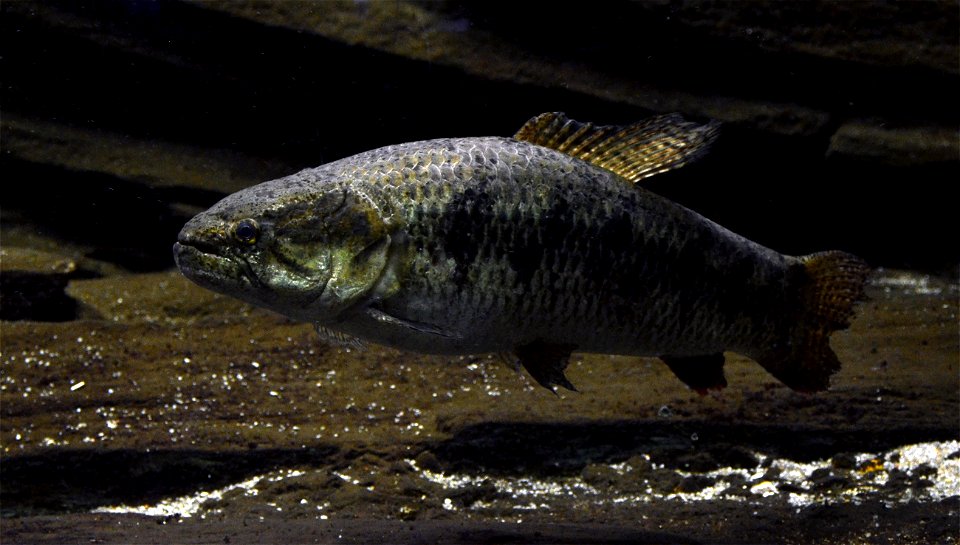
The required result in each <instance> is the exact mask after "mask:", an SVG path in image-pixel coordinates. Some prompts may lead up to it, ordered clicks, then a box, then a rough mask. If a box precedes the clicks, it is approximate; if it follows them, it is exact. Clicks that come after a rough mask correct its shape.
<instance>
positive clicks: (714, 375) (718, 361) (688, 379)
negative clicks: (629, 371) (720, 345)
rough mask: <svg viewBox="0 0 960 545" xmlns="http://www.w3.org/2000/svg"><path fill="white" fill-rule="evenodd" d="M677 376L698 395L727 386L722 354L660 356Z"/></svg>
mask: <svg viewBox="0 0 960 545" xmlns="http://www.w3.org/2000/svg"><path fill="white" fill-rule="evenodd" d="M660 359H661V360H663V363H666V364H667V367H669V368H670V370H671V371H673V374H674V375H677V378H678V379H680V380H682V381H683V383H684V384H686V385H687V386H689V387H690V389H692V390H693V391H695V392H697V393H698V394H700V395H706V393H707V391H709V390H719V389H721V388H725V387H726V386H727V378H726V377H725V376H724V375H723V354H706V355H703V356H660Z"/></svg>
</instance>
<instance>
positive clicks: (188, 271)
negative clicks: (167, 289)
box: [173, 239, 243, 292]
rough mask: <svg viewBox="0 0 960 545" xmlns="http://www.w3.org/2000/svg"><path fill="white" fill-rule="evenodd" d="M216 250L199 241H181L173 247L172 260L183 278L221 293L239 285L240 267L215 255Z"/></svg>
mask: <svg viewBox="0 0 960 545" xmlns="http://www.w3.org/2000/svg"><path fill="white" fill-rule="evenodd" d="M215 249H216V248H215V247H214V246H212V245H210V244H203V243H202V242H199V241H189V242H187V241H185V240H183V239H181V240H180V241H179V242H176V243H174V245H173V260H174V262H176V264H177V268H178V269H180V272H181V273H183V275H184V276H186V277H187V278H189V279H190V280H192V281H193V282H195V283H197V284H199V285H200V286H203V287H205V288H207V289H212V290H214V291H218V292H223V291H224V289H228V288H229V287H230V286H236V285H239V284H241V283H242V282H241V281H240V278H242V277H243V275H242V274H241V270H240V267H239V266H238V265H237V263H236V262H234V260H232V259H229V258H227V257H224V256H222V255H219V254H218V253H216V251H211V250H215Z"/></svg>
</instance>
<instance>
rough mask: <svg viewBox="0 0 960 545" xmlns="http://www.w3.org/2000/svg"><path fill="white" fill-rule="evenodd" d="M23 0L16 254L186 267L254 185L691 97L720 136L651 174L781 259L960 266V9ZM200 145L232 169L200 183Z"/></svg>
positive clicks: (7, 66)
mask: <svg viewBox="0 0 960 545" xmlns="http://www.w3.org/2000/svg"><path fill="white" fill-rule="evenodd" d="M0 8H2V12H3V13H2V19H0V24H2V32H0V34H2V36H3V46H2V48H3V49H2V64H0V66H2V68H0V70H2V74H3V76H2V77H3V90H2V97H0V103H2V108H3V132H2V144H3V153H2V158H0V161H2V169H3V174H4V185H3V187H4V189H3V193H2V196H3V200H2V207H3V215H2V220H3V228H4V244H5V245H14V246H17V245H24V246H29V245H39V246H43V247H46V248H59V249H60V250H61V251H64V252H68V253H69V252H73V254H81V255H83V256H85V257H87V258H91V259H95V260H100V261H102V262H107V263H110V264H114V265H119V266H120V267H122V268H123V269H127V270H138V271H147V270H158V269H165V268H169V267H172V266H173V262H172V258H171V256H170V246H171V244H172V242H173V241H174V240H175V237H176V233H177V231H178V230H179V228H180V226H181V225H182V224H183V222H184V221H185V220H186V219H188V218H189V217H190V216H191V215H192V214H193V213H195V212H197V211H199V210H201V209H203V208H205V207H206V206H208V205H210V204H212V203H213V202H215V201H216V200H218V199H219V198H220V197H222V196H223V195H225V194H227V193H229V192H231V191H233V190H235V189H237V188H238V187H240V186H243V185H247V184H249V183H254V182H257V181H265V180H267V179H270V178H273V177H277V176H280V175H284V174H287V173H290V172H292V171H294V170H297V169H300V168H305V167H311V166H316V165H318V164H321V163H324V162H327V161H330V160H333V159H337V158H340V157H343V156H346V155H350V154H353V153H357V152H360V151H364V150H367V149H371V148H374V147H378V146H381V145H387V144H392V143H399V142H404V141H412V140H418V139H426V138H433V137H444V136H479V135H510V134H512V133H513V132H514V131H515V130H516V129H517V128H519V126H520V125H521V124H522V123H523V122H524V121H525V120H526V119H528V118H529V117H531V116H533V115H536V114H538V113H540V112H544V111H553V110H557V111H565V112H567V113H568V114H569V115H570V116H571V117H573V118H575V119H580V120H585V121H596V122H601V123H627V122H632V121H635V120H638V119H640V118H643V117H645V116H648V115H651V114H653V113H662V112H669V111H680V112H682V113H683V114H684V115H687V116H689V117H692V118H694V119H704V118H707V117H713V118H717V119H720V120H721V121H722V122H724V127H723V133H722V137H721V139H720V141H719V143H718V144H717V145H716V146H715V148H714V149H713V151H712V153H711V154H710V156H709V157H708V158H707V159H705V160H704V161H702V162H701V163H699V164H697V165H695V166H691V167H689V168H685V169H683V170H681V171H678V172H676V173H671V174H667V175H664V176H662V177H659V178H657V179H654V180H651V181H650V182H649V184H648V186H649V187H650V188H651V189H653V190H655V191H658V192H661V193H662V194H664V195H666V196H668V197H670V198H672V199H675V200H677V201H679V202H681V203H683V204H685V205H687V206H689V207H691V208H693V209H695V210H697V211H698V212H700V213H702V214H704V215H706V216H707V217H710V218H711V219H714V220H715V221H717V222H719V223H721V224H723V225H725V226H727V227H730V228H731V229H733V230H735V231H737V232H739V233H741V234H743V235H745V236H747V237H749V238H752V239H754V240H757V241H759V242H761V243H763V244H765V245H768V246H771V247H773V248H775V249H777V250H779V251H782V252H784V253H791V254H802V253H808V252H812V251H818V250H825V249H843V250H847V251H850V252H853V253H856V254H859V255H861V256H863V257H864V258H865V259H867V260H868V261H869V262H870V263H871V264H873V265H875V266H885V267H897V268H911V269H921V270H926V271H930V272H936V273H946V274H950V275H953V274H955V267H956V264H957V262H958V257H960V252H958V248H960V245H958V244H957V237H956V208H957V206H956V199H955V198H954V197H952V196H951V195H952V192H951V189H952V188H953V187H955V186H956V183H957V180H960V176H958V174H960V172H958V171H960V169H958V164H960V161H958V140H957V127H958V120H960V115H958V114H960V109H958V106H957V104H958V103H957V101H956V97H957V96H960V75H958V61H957V43H958V28H960V25H958V20H957V9H956V4H955V3H954V2H924V3H920V2H909V3H886V2H884V3H875V2H842V3H819V2H803V3H791V2H785V3H780V2H778V3H773V4H769V5H768V4H763V3H753V2H745V3H741V2H733V3H723V2H721V3H701V2H639V3H634V2H609V3H603V4H601V5H594V4H593V3H586V4H582V5H580V4H578V5H576V6H573V7H557V6H550V7H549V8H548V6H547V5H546V4H541V3H537V2H530V3H524V2H511V3H500V2H476V3H466V4H461V3H458V2H437V3H419V2H388V3H376V2H373V3H367V2H346V3H337V2H320V3H296V2H279V3H260V4H257V3H243V2H240V3H233V4H219V3H203V4H195V3H190V2H175V1H173V2H159V3H153V2H63V3H58V2H44V3H42V4H38V3H30V2H4V3H3V5H2V7H0ZM116 142H120V143H123V142H137V143H138V145H140V146H141V147H140V148H138V149H140V150H141V151H140V152H139V153H140V155H137V156H135V157H133V158H131V157H130V156H128V155H125V156H121V157H119V158H118V157H115V156H114V155H113V153H115V152H116V151H115V150H116V149H118V147H117V145H115V143H116ZM121 147H122V146H121ZM153 149H156V150H157V152H158V153H159V154H160V155H162V156H163V159H157V160H156V163H157V164H161V163H164V164H166V163H170V165H169V167H167V168H165V169H161V170H162V172H161V173H160V174H156V173H153V172H151V171H150V169H149V168H146V167H147V166H149V164H150V163H152V162H154V160H153V158H152V157H151V150H153ZM171 149H172V150H173V151H169V150H171ZM144 150H145V151H144ZM177 154H185V155H186V156H188V158H187V159H183V161H187V162H189V161H192V162H193V163H197V162H198V161H199V162H200V163H203V161H204V159H203V158H204V157H207V156H209V157H212V158H215V159H216V160H214V159H211V160H212V161H214V163H215V165H214V166H212V167H210V172H211V175H210V176H208V177H207V178H205V182H204V183H200V184H197V183H195V182H194V181H192V180H190V179H186V177H179V176H178V174H177V172H178V171H177V164H178V161H180V160H179V159H178V158H177V157H178V155H177ZM198 157H199V158H200V159H197V158H198ZM218 165H219V166H218ZM218 168H219V169H220V170H218Z"/></svg>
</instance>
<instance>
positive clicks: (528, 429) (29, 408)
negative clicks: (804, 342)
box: [0, 271, 960, 543]
mask: <svg viewBox="0 0 960 545" xmlns="http://www.w3.org/2000/svg"><path fill="white" fill-rule="evenodd" d="M64 293H65V296H68V297H70V298H71V299H72V300H73V301H75V302H76V305H77V306H78V308H81V309H82V312H79V313H78V315H77V316H76V317H75V318H73V319H70V320H66V321H60V322H36V321H6V322H3V324H2V332H3V349H2V354H0V364H2V384H0V401H2V409H0V411H2V412H0V417H2V421H0V422H2V426H0V442H2V448H3V451H2V457H3V488H2V510H3V515H4V517H5V519H4V524H3V536H4V541H5V542H8V540H10V541H9V542H16V541H21V540H22V541H34V542H44V539H48V540H49V539H53V538H52V537H51V536H56V535H58V534H57V532H56V528H57V527H58V525H62V524H68V523H69V524H75V525H76V524H79V525H81V526H80V527H84V528H89V529H90V530H89V531H90V532H92V534H91V535H97V536H99V537H98V539H102V540H103V541H105V542H111V540H113V541H117V542H123V541H129V540H131V539H134V540H136V539H140V538H142V539H173V540H185V541H186V542H196V541H202V539H201V538H200V537H198V536H200V535H203V534H202V533H196V532H200V530H199V529H201V528H204V529H207V530H210V529H213V528H217V531H220V532H222V534H223V536H230V535H233V536H234V539H239V540H241V541H242V540H244V539H248V540H249V539H254V537H253V536H254V534H251V533H250V532H252V531H253V530H252V529H251V527H245V526H243V525H242V524H248V523H251V522H255V523H260V522H261V521H262V522H264V523H269V522H270V521H273V522H278V521H283V522H284V524H285V525H287V526H285V527H286V528H288V529H289V528H299V529H300V530H301V531H306V529H310V531H312V532H319V533H318V534H316V535H317V536H318V537H317V538H316V541H324V540H325V539H326V540H331V541H332V540H334V538H335V537H336V536H337V535H338V534H337V532H335V531H333V530H332V529H331V528H332V527H330V526H328V525H331V524H340V523H341V522H340V521H343V523H342V524H344V525H346V526H343V527H344V528H352V530H349V529H348V530H347V534H348V535H347V537H348V539H354V540H357V542H360V541H363V540H364V539H373V538H374V537H375V536H379V537H383V536H387V537H386V538H385V539H389V538H391V537H392V538H393V539H395V540H401V541H402V540H407V541H417V540H418V539H420V538H424V539H425V538H426V536H435V537H436V539H441V540H446V541H455V540H456V539H457V538H456V537H451V536H453V535H454V534H455V533H456V531H461V530H462V528H461V530H456V531H455V530H454V529H453V528H454V527H453V526H450V524H453V523H457V524H466V525H467V528H468V530H469V532H473V534H472V535H480V533H482V532H489V531H494V530H495V529H499V530H496V531H506V530H504V528H510V530H509V531H510V532H515V531H520V530H517V528H525V529H526V530H525V531H529V533H527V534H524V533H521V534H519V535H521V536H526V537H531V536H534V535H535V534H536V533H537V532H539V535H540V536H545V537H544V539H546V540H548V541H550V540H552V541H554V542H556V541H562V540H564V539H574V538H573V537H569V536H574V535H579V536H580V538H578V539H579V540H580V541H581V542H582V541H583V540H584V539H587V538H590V539H594V540H595V542H609V541H616V540H617V539H621V540H625V541H632V542H642V541H644V540H647V541H656V540H658V539H666V540H668V541H670V540H684V539H689V540H696V541H707V542H710V541H727V540H737V539H741V538H742V537H743V536H746V535H749V536H751V538H752V539H755V540H756V541H770V542H774V541H776V542H781V541H783V540H784V539H785V537H784V536H790V537H789V538H786V540H787V541H791V540H792V541H794V542H807V541H810V540H817V541H820V542H837V543H840V542H846V541H848V540H849V539H858V540H862V541H879V542H888V541H889V542H893V541H896V542H906V543H910V542H913V543H922V542H929V541H931V540H932V541H941V542H942V541H949V540H953V539H955V538H956V517H957V514H958V502H957V497H958V494H960V459H958V456H960V455H958V452H960V441H958V439H960V437H958V429H957V421H956V410H957V407H958V399H957V395H958V393H957V392H958V387H957V386H958V385H957V376H958V362H957V344H956V343H957V341H956V335H955V333H956V323H957V296H958V291H957V286H956V284H954V283H950V282H946V281H943V280H938V279H936V278H930V277H925V276H921V275H916V274H910V273H902V272H897V271H881V272H880V273H879V274H878V276H877V277H876V278H875V279H874V281H873V283H872V285H871V287H870V290H869V294H870V300H869V301H867V302H864V303H862V304H861V305H860V313H859V316H858V318H857V319H856V321H855V322H854V325H853V327H852V328H851V330H849V331H847V332H843V333H840V334H837V335H836V336H835V338H834V342H833V345H834V347H835V349H836V350H837V352H838V354H839V355H840V358H841V360H842V361H843V362H844V368H843V370H842V371H841V372H840V373H838V374H837V375H836V376H835V377H834V380H833V387H832V388H831V390H830V391H828V392H825V393H821V394H816V395H802V394H797V393H794V392H790V391H789V390H787V389H785V388H783V387H781V386H780V385H779V384H777V383H776V382H775V381H774V380H773V379H772V378H771V377H769V376H767V375H765V374H764V372H763V371H762V369H760V367H759V366H757V365H756V364H754V363H753V362H750V361H748V360H746V359H743V358H741V357H739V356H736V355H733V354H728V363H727V369H728V378H729V382H730V387H728V388H727V389H726V390H724V391H723V392H721V393H719V394H716V395H710V396H705V397H701V396H698V395H696V394H695V393H693V392H691V391H689V390H687V389H686V387H685V386H683V385H682V384H681V383H679V382H678V381H677V380H676V379H675V378H673V377H672V376H671V375H670V373H669V371H668V370H667V369H666V367H665V366H664V365H662V364H661V363H659V361H657V360H654V359H644V358H627V357H611V356H603V355H579V356H577V357H575V359H574V361H573V362H572V364H571V368H570V372H569V376H570V378H571V380H572V381H573V382H574V384H576V385H577V387H578V388H579V389H580V390H581V393H560V394H559V395H557V396H555V395H552V394H550V393H549V392H548V391H546V390H544V389H542V388H540V387H538V386H535V385H533V383H532V381H531V380H530V379H529V378H528V377H525V376H523V375H519V374H517V373H516V372H514V371H513V370H510V369H507V368H506V367H505V366H503V365H502V364H501V363H500V362H499V361H498V360H496V359H495V358H493V357H490V356H486V355H478V356H464V357H452V358H451V357H436V356H422V355H417V354H409V353H402V352H399V351H395V350H390V349H386V348H382V347H378V346H372V347H369V348H367V349H365V350H361V351H356V350H347V349H338V348H331V347H328V346H325V345H323V344H322V343H320V342H319V341H318V340H317V339H316V337H315V335H314V333H313V332H312V331H311V328H310V326H308V325H304V324H296V323H292V322H290V321H288V320H287V319H285V318H282V317H279V316H277V315H274V314H271V313H268V312H265V311H262V310H258V309H254V308H251V307H248V306H246V305H243V304H241V303H238V302H235V301H233V300H231V299H228V298H223V297H220V296H218V295H215V294H212V293H210V292H207V291H205V290H202V289H200V288H197V287H195V286H193V285H191V284H189V283H188V282H187V281H185V280H184V279H183V278H182V277H180V276H179V275H178V274H177V273H174V272H170V273H153V274H143V275H122V276H108V277H105V278H91V279H78V280H72V281H70V283H69V286H68V287H67V288H66V290H65V292H64ZM880 514H883V516H880ZM144 516H147V517H150V519H151V520H156V521H159V522H163V523H164V524H161V525H156V524H154V525H145V524H143V523H144V521H146V520H148V519H145V518H143V517H144ZM351 519H361V520H364V521H370V523H369V524H362V525H359V526H356V525H352V523H350V522H349V521H350V520H351ZM400 521H405V522H408V523H412V524H414V525H415V526H414V528H415V529H416V530H415V531H414V532H413V534H410V530H405V529H404V528H405V527H401V526H396V524H399V522H400ZM814 521H815V522H814ZM560 522H562V523H578V524H582V525H589V524H595V523H604V524H606V525H607V526H606V527H607V529H608V531H607V533H603V534H589V533H588V534H576V533H571V532H570V530H569V528H568V529H566V530H564V532H565V533H562V532H561V533H557V532H559V531H560V530H558V528H560V527H558V526H554V525H553V524H554V523H560ZM504 524H506V525H507V526H503V525H504ZM518 524H519V526H517V525H518ZM544 524H547V525H546V526H543V525H544ZM584 527H586V526H581V527H580V528H581V529H582V528H584ZM104 528H110V530H109V531H108V530H105V529H104ZM245 528H246V529H245ZM785 529H786V530H789V532H786V533H785ZM327 530H330V532H331V533H329V534H325V533H323V532H325V531H327ZM291 531H292V530H291ZM378 532H379V533H378ZM451 532H453V533H451ZM478 532H480V533H478ZM544 532H545V533H544ZM256 535H258V536H260V538H259V539H266V540H268V541H269V540H271V539H274V540H279V539H281V538H280V537H279V535H280V534H277V533H267V534H263V533H262V531H261V533H260V534H256ZM303 535H307V534H303ZM310 535H312V534H310ZM339 535H340V536H341V537H340V539H342V533H340V534H339ZM411 535H414V536H416V537H415V538H414V537H411ZM458 535H459V534H458ZM45 536H46V537H45ZM151 536H154V537H153V538H151ZM264 536H266V537H264ZM323 536H326V537H323ZM404 536H406V537H404ZM564 536H567V537H564ZM663 536H667V537H666V538H664V537H663ZM62 537H63V535H62V534H59V538H62ZM379 537H377V538H378V539H379ZM218 539H222V536H221V538H218ZM191 540H192V541H191ZM51 542H52V541H51Z"/></svg>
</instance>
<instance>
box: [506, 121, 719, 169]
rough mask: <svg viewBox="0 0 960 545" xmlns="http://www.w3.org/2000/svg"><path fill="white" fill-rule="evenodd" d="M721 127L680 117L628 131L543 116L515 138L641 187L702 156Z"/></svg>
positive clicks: (631, 128) (521, 129) (644, 123)
mask: <svg viewBox="0 0 960 545" xmlns="http://www.w3.org/2000/svg"><path fill="white" fill-rule="evenodd" d="M719 128H720V124H719V123H718V122H716V121H711V122H709V123H707V124H706V125H700V124H697V123H693V122H690V121H685V120H684V119H683V117H681V116H680V114H667V115H658V116H655V117H651V118H648V119H645V120H643V121H640V122H639V123H634V124H633V125H627V126H625V127H618V126H614V125H594V124H593V123H581V122H579V121H574V120H573V119H570V118H568V117H567V116H566V114H563V113H561V112H547V113H544V114H540V115H538V116H536V117H534V118H533V119H531V120H530V121H527V122H526V123H525V124H524V125H523V127H521V128H520V130H519V131H517V134H515V135H514V136H513V137H514V138H515V139H517V140H523V141H525V142H530V143H531V144H537V145H538V146H543V147H546V148H550V149H554V150H557V151H559V152H561V153H565V154H567V155H571V156H573V157H577V158H578V159H583V160H584V161H587V162H589V163H593V164H594V165H597V166H598V167H600V168H604V169H607V170H610V171H613V172H615V173H617V174H619V175H620V176H622V177H624V178H626V179H627V180H630V181H631V182H633V183H637V182H639V181H640V180H643V179H644V178H649V177H650V176H653V175H655V174H660V173H662V172H666V171H668V170H673V169H675V168H680V167H682V166H683V165H685V164H687V163H690V162H692V161H694V160H696V159H697V158H699V157H700V156H701V155H703V154H704V153H705V152H706V151H707V148H709V147H710V144H711V143H713V141H714V140H715V139H716V137H717V134H718V132H719Z"/></svg>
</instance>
